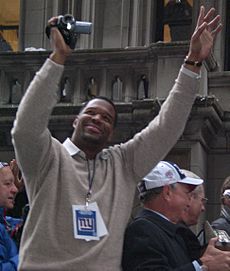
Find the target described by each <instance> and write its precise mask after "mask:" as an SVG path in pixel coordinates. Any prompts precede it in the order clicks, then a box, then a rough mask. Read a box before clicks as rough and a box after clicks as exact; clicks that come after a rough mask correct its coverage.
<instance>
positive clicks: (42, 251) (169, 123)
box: [0, 6, 230, 271]
mask: <svg viewBox="0 0 230 271" xmlns="http://www.w3.org/2000/svg"><path fill="white" fill-rule="evenodd" d="M57 19H58V17H53V18H51V19H50V20H49V25H50V26H52V27H51V35H50V38H51V44H52V48H53V51H52V53H51V54H50V56H49V58H48V59H47V60H46V61H45V63H44V64H43V66H42V67H41V69H40V70H39V71H38V72H37V73H36V75H35V77H34V79H33V80H32V82H31V83H30V85H29V87H28V89H27V91H26V93H25V95H24V97H23V99H22V101H21V103H20V105H19V108H18V112H17V115H16V119H15V122H14V126H13V129H12V142H13V145H14V150H15V155H16V160H17V163H16V161H15V160H14V161H13V162H12V164H10V165H9V164H7V163H4V162H1V163H0V207H1V208H4V209H12V208H13V207H14V202H15V199H16V195H17V193H18V191H24V193H26V198H27V197H28V202H29V209H28V205H26V209H24V213H23V215H22V217H21V218H20V219H19V221H18V222H17V223H13V222H11V223H10V222H9V221H10V219H11V218H10V217H9V216H8V217H6V216H5V215H4V212H3V213H2V216H1V217H2V220H1V224H0V238H1V242H0V249H1V251H0V253H1V266H2V269H1V270H17V269H18V270H22V271H26V270H30V271H32V270H39V271H42V270H45V271H51V270H52V271H54V270H55V271H58V270H78V271H81V270H84V271H85V270H95V271H96V270H101V268H103V269H105V270H106V271H109V270H113V271H114V270H124V271H126V270H127V271H129V270H188V271H190V270H191V271H192V270H196V271H200V270H209V271H214V270H222V271H225V270H230V252H229V251H223V250H220V249H218V248H216V247H215V243H216V242H217V241H218V237H215V238H212V239H211V240H210V241H209V242H208V243H207V244H205V245H201V244H200V242H199V240H198V238H197V236H196V235H195V234H194V233H193V232H192V231H191V229H190V228H189V227H190V226H191V225H195V224H197V221H198V218H199V216H200V214H201V213H202V212H204V211H205V203H206V201H207V199H206V198H205V191H204V181H203V180H202V179H201V178H200V177H199V176H197V175H195V174H194V173H193V172H190V171H188V170H185V169H180V168H179V167H178V166H177V165H175V164H173V163H171V162H168V161H161V160H162V159H163V157H165V155H166V154H167V153H168V151H169V150H170V149H171V148H172V147H173V145H174V144H175V143H176V142H177V140H178V138H179V137H180V135H181V134H182V132H183V129H184V126H185V124H186V121H187V118H188V115H189V113H190V110H191V107H192V105H193V102H194V99H195V97H196V93H197V90H198V87H199V81H200V69H201V65H202V62H203V61H204V60H205V59H206V58H207V57H208V56H209V55H210V52H211V51H212V48H213V45H214V40H215V37H216V35H217V34H218V33H219V32H220V30H221V28H222V25H221V20H220V16H219V15H215V9H214V8H211V9H210V10H208V11H207V12H205V8H204V7H203V6H201V8H200V13H199V17H198V20H197V25H196V28H195V30H194V33H193V35H192V37H191V41H190V46H189V51H188V54H187V57H186V58H185V61H184V64H183V65H182V67H181V69H180V72H179V74H178V77H177V79H176V81H175V84H174V86H173V87H172V90H171V91H170V93H169V95H168V98H167V99H166V101H165V102H164V104H163V106H162V108H161V110H160V112H159V114H158V116H157V117H156V118H154V119H153V120H152V121H151V122H150V123H149V125H148V126H147V127H146V128H144V129H143V130H142V131H140V132H139V133H137V134H136V135H135V136H134V137H133V138H132V139H130V140H129V141H127V142H126V143H123V144H117V145H115V146H109V145H110V144H109V143H110V140H111V138H112V136H113V133H114V129H115V127H116V122H117V111H116V106H115V105H114V103H113V102H112V101H111V100H110V99H108V98H106V97H94V98H93V99H91V100H89V101H88V102H86V103H85V104H84V105H83V107H82V109H81V110H80V112H79V114H78V115H77V116H76V118H75V120H74V122H73V134H72V136H71V138H67V139H66V140H65V141H64V143H63V144H61V143H60V142H59V141H58V140H56V139H55V138H54V137H52V135H51V133H50V131H49V130H48V122H49V117H50V114H51V112H52V110H53V108H54V106H55V105H56V103H57V101H58V95H57V90H58V85H59V83H60V80H61V78H62V75H63V71H64V64H65V61H66V59H67V58H68V57H69V56H70V55H71V52H72V49H70V47H69V46H68V45H67V44H66V43H65V41H64V39H63V36H62V35H61V33H60V31H59V30H58V29H57V27H55V25H56V22H57ZM175 119H176V120H177V121H176V122H175V121H174V120H175ZM169 133H170V135H171V136H170V137H169V136H168V135H169ZM108 146H109V147H108ZM17 166H19V168H20V170H19V168H17ZM19 172H20V173H22V175H21V178H19ZM22 176H23V178H22ZM23 180H24V181H23ZM24 182H25V186H24ZM25 187H26V190H25ZM137 188H138V190H139V198H140V201H141V202H142V205H143V206H142V208H141V210H140V212H139V213H138V214H137V216H136V217H135V218H134V219H133V221H131V222H130V221H129V220H130V216H131V213H132V208H133V200H134V197H135V193H136V189H137ZM23 189H24V190H23ZM229 199H230V185H229V184H227V183H226V185H225V186H224V188H223V191H222V203H223V207H222V210H221V221H219V220H218V221H215V222H213V227H216V228H217V227H220V228H221V227H222V226H220V225H225V224H226V223H227V221H228V218H229V214H230V213H229V210H228V208H229V207H228V205H227V204H228V203H229V204H230V200H229ZM28 210H29V211H28ZM2 211H4V210H2ZM28 212H29V215H28V217H27V213H28ZM25 214H26V215H25ZM25 217H27V218H26V224H25ZM11 221H13V220H11ZM12 233H14V234H12ZM21 233H22V234H21ZM4 266H5V267H4ZM3 268H5V269H3Z"/></svg>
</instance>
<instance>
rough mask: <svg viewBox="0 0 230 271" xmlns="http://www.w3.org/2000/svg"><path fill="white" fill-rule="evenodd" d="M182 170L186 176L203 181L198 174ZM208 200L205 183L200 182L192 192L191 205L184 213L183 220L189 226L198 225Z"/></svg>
mask: <svg viewBox="0 0 230 271" xmlns="http://www.w3.org/2000/svg"><path fill="white" fill-rule="evenodd" d="M181 171H182V172H183V173H184V174H185V176H186V177H190V178H195V179H197V180H201V181H203V180H202V179H201V178H200V177H199V176H198V175H196V174H195V173H193V172H191V171H189V170H185V169H182V170H181ZM206 202H207V198H205V191H204V185H203V184H200V185H198V186H197V187H196V188H195V189H194V190H193V191H192V192H191V200H190V205H189V208H188V209H186V210H185V211H184V212H183V213H182V222H183V223H184V224H186V225H187V226H193V225H196V224H197V223H198V219H199V217H200V214H201V213H202V212H204V211H205V204H206Z"/></svg>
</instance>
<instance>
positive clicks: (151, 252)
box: [122, 209, 195, 271]
mask: <svg viewBox="0 0 230 271" xmlns="http://www.w3.org/2000/svg"><path fill="white" fill-rule="evenodd" d="M180 229H181V225H176V224H173V223H171V222H170V221H167V220H166V219H164V218H162V217H161V216H160V215H158V214H156V213H154V212H151V211H150V210H146V209H144V210H141V212H140V213H139V215H138V216H137V217H136V218H135V219H134V221H133V222H131V223H130V225H129V226H128V227H127V229H126V232H125V239H124V251H123V259H122V267H123V270H124V271H131V270H132V271H134V270H135V271H137V270H146V271H147V270H149V271H150V270H152V271H153V270H154V271H156V270H161V271H164V270H174V271H182V270H183V271H194V270H195V268H194V266H193V264H192V260H191V258H190V256H189V254H188V249H187V246H186V244H185V242H184V240H183V238H182V236H181V234H180V233H179V231H180Z"/></svg>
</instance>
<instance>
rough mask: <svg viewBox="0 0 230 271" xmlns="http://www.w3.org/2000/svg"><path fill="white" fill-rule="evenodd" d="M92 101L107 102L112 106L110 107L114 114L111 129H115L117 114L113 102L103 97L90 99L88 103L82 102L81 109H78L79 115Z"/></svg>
mask: <svg viewBox="0 0 230 271" xmlns="http://www.w3.org/2000/svg"><path fill="white" fill-rule="evenodd" d="M93 100H103V101H106V102H108V103H109V104H110V105H112V107H113V109H114V112H115V119H114V124H113V127H116V125H117V118H118V113H117V109H116V106H115V104H114V102H113V101H112V100H111V99H109V98H107V97H105V96H97V97H94V98H92V99H91V100H88V101H86V102H84V103H83V104H82V107H81V108H80V111H79V114H80V113H81V112H82V111H83V109H84V108H86V106H87V104H88V103H89V102H91V101H93Z"/></svg>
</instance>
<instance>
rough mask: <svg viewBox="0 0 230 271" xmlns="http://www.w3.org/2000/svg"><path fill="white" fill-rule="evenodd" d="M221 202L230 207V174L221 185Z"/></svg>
mask: <svg viewBox="0 0 230 271" xmlns="http://www.w3.org/2000/svg"><path fill="white" fill-rule="evenodd" d="M220 200H221V204H222V205H225V206H228V207H229V208H230V176H228V177H227V178H226V179H225V180H224V182H223V184H222V186H221V198H220Z"/></svg>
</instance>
